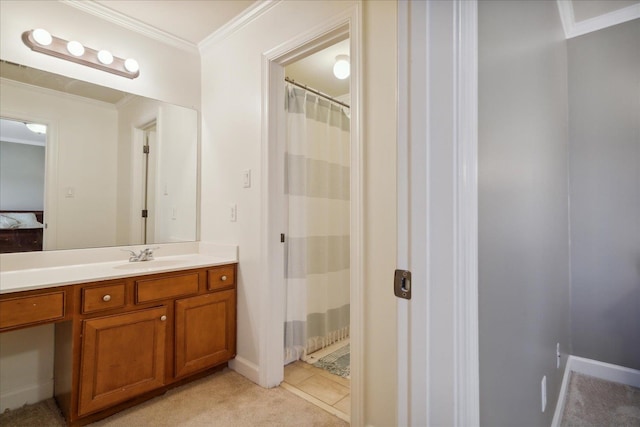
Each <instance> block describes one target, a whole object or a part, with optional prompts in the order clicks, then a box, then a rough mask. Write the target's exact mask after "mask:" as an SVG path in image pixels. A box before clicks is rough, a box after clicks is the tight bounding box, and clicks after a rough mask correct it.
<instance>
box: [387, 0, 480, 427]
mask: <svg viewBox="0 0 640 427" xmlns="http://www.w3.org/2000/svg"><path fill="white" fill-rule="evenodd" d="M477 10H478V4H477V1H476V0H452V1H448V2H421V1H410V0H401V1H399V2H398V43H399V46H398V167H397V169H398V190H397V191H398V205H397V210H398V229H397V231H398V257H397V262H398V267H399V268H403V269H409V270H411V273H412V286H411V289H412V299H411V300H410V301H404V300H403V301H398V368H397V369H398V370H397V372H398V418H397V420H398V421H397V424H398V425H452V426H465V427H467V426H477V425H479V423H480V411H479V363H478V353H479V349H478V219H477V211H478V208H477V203H478V202H477V199H478V185H477V163H478V158H477V157H478V155H477V150H478V147H477V144H478V142H477V141H478V59H477V43H478V30H477V28H478V18H477ZM409 88H410V90H409Z"/></svg>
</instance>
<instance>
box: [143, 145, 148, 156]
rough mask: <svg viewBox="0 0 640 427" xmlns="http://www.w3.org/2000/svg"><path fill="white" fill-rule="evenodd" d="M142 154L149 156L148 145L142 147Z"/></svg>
mask: <svg viewBox="0 0 640 427" xmlns="http://www.w3.org/2000/svg"><path fill="white" fill-rule="evenodd" d="M142 152H143V153H144V154H149V146H148V145H143V146H142Z"/></svg>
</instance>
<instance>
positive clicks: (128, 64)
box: [124, 58, 140, 73]
mask: <svg viewBox="0 0 640 427" xmlns="http://www.w3.org/2000/svg"><path fill="white" fill-rule="evenodd" d="M124 68H126V69H127V71H128V72H130V73H135V72H136V71H138V70H139V69H140V65H138V61H136V60H135V59H132V58H129V59H127V60H126V61H124Z"/></svg>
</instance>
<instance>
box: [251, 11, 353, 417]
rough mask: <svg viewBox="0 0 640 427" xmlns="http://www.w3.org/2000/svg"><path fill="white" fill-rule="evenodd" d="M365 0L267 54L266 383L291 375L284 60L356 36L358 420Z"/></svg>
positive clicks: (263, 346) (262, 344)
mask: <svg viewBox="0 0 640 427" xmlns="http://www.w3.org/2000/svg"><path fill="white" fill-rule="evenodd" d="M361 22H362V5H361V3H360V2H357V3H356V4H355V5H354V6H353V7H351V8H349V9H347V10H346V11H345V12H343V13H341V14H339V15H337V16H335V17H333V18H332V19H330V20H328V21H326V22H324V23H323V24H321V25H319V26H317V27H315V28H312V29H311V30H309V31H308V32H306V33H304V34H301V35H299V36H297V37H296V38H293V39H290V40H288V41H287V42H285V43H283V44H281V45H280V46H278V47H276V48H274V49H271V50H269V51H267V52H265V53H263V56H262V100H263V104H262V141H263V144H262V150H261V151H262V152H261V161H262V168H261V169H262V176H261V181H262V190H263V191H262V194H263V195H264V196H263V197H262V200H261V208H262V212H265V213H266V215H263V216H262V220H261V222H262V223H261V234H262V235H261V242H262V243H261V245H262V248H261V254H262V255H261V259H260V263H261V271H263V272H264V274H265V276H266V280H265V283H264V284H265V286H263V287H262V292H261V301H262V303H261V313H260V319H261V322H260V332H259V336H260V337H261V339H260V351H259V361H260V364H259V366H260V370H259V383H260V385H262V386H264V387H275V386H277V385H279V384H280V383H281V382H282V380H283V379H284V327H283V325H284V320H285V316H284V309H285V290H284V286H283V285H284V270H283V266H284V251H283V245H282V243H280V233H281V232H282V231H283V230H284V228H283V227H284V219H285V218H286V212H285V205H284V203H283V198H284V194H283V193H282V182H283V177H284V175H283V172H284V168H283V167H282V162H283V159H282V158H281V154H282V151H281V147H283V146H284V144H283V142H282V137H283V131H284V123H285V122H284V119H285V116H284V66H286V65H288V64H290V63H292V62H294V61H296V60H298V59H301V58H302V57H305V56H307V55H309V54H311V53H314V52H316V51H319V50H322V49H324V48H325V47H328V46H330V45H332V44H334V43H335V42H337V41H339V40H341V39H342V40H344V39H345V38H347V37H349V39H350V60H351V76H350V91H351V132H350V144H351V151H350V154H351V169H350V174H351V175H350V178H351V179H350V192H351V203H350V211H351V212H350V215H351V218H350V233H351V239H350V242H351V243H350V245H351V247H350V257H351V269H350V311H351V325H350V331H351V338H350V343H351V424H352V425H356V426H358V425H363V424H364V404H363V401H364V384H363V374H362V372H363V349H364V344H363V338H364V333H363V332H364V331H363V327H364V309H363V308H364V307H363V306H364V297H363V279H362V278H363V269H364V259H363V218H362V206H363V168H362V165H363V151H362V134H363V133H362V118H361V117H362V114H361V105H362V91H361V87H362V71H361V64H362V26H361Z"/></svg>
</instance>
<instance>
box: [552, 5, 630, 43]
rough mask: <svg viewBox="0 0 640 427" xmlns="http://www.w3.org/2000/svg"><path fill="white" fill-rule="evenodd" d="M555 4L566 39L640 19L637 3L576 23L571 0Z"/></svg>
mask: <svg viewBox="0 0 640 427" xmlns="http://www.w3.org/2000/svg"><path fill="white" fill-rule="evenodd" d="M556 2H557V4H558V11H559V12H560V20H561V21H562V27H563V28H564V35H565V37H566V38H567V39H570V38H573V37H578V36H581V35H584V34H588V33H591V32H593V31H598V30H602V29H603V28H607V27H612V26H614V25H618V24H622V23H623V22H627V21H631V20H632V19H638V18H640V3H637V4H634V5H631V6H627V7H625V8H622V9H618V10H614V11H613V12H609V13H605V14H604V15H600V16H596V17H593V18H590V19H585V20H584V21H580V22H576V20H575V16H574V14H573V3H572V0H556Z"/></svg>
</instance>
